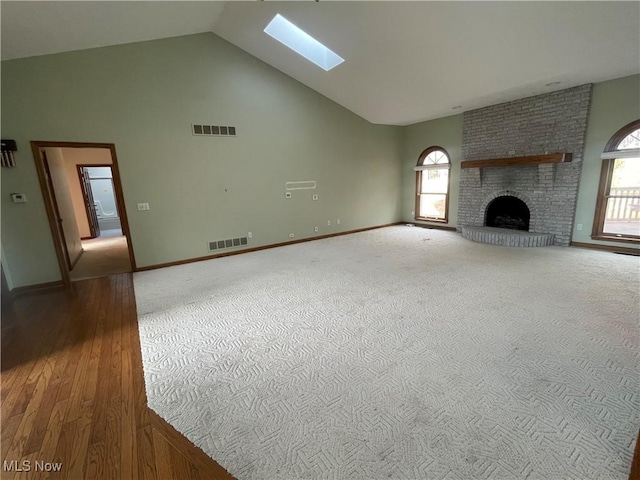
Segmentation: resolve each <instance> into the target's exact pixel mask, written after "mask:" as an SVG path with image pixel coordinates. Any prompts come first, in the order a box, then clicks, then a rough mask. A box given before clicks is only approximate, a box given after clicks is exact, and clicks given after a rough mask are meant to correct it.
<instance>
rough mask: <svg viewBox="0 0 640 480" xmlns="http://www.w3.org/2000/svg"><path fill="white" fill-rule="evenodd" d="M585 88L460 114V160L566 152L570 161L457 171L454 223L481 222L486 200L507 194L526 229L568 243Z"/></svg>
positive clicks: (586, 96)
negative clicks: (522, 209)
mask: <svg viewBox="0 0 640 480" xmlns="http://www.w3.org/2000/svg"><path fill="white" fill-rule="evenodd" d="M591 90H592V85H591V84H587V85H581V86H579V87H574V88H569V89H566V90H560V91H558V92H553V93H549V94H545V95H538V96H535V97H529V98H524V99H521V100H516V101H513V102H508V103H503V104H500V105H494V106H491V107H486V108H480V109H478V110H472V111H469V112H465V113H464V116H463V127H462V160H485V159H486V160H489V159H492V158H503V157H520V156H527V155H541V154H545V153H557V152H567V153H571V154H573V161H572V162H570V163H561V164H544V165H540V166H524V167H493V168H467V169H462V171H461V173H460V199H459V206H458V226H459V227H461V226H463V225H470V226H471V225H472V226H482V225H484V221H485V214H486V208H487V205H488V204H489V202H490V201H491V200H493V199H494V198H496V197H498V196H500V195H513V196H515V197H518V198H520V199H521V200H523V201H525V203H527V206H528V207H529V210H530V212H531V220H530V226H529V231H531V232H536V233H551V234H553V235H554V236H555V239H554V243H555V244H556V245H563V246H566V245H569V243H570V242H571V232H572V229H573V219H574V215H575V208H576V200H577V196H578V183H579V181H580V170H581V167H582V156H583V151H584V140H585V134H586V130H587V117H588V113H589V106H590V102H591Z"/></svg>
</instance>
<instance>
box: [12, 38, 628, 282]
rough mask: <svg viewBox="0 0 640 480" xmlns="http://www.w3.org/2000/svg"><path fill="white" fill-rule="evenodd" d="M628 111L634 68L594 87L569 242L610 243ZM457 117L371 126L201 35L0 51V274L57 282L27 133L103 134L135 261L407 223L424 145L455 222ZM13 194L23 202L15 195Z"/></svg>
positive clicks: (36, 136) (89, 137) (70, 137)
mask: <svg viewBox="0 0 640 480" xmlns="http://www.w3.org/2000/svg"><path fill="white" fill-rule="evenodd" d="M319 74H320V75H323V74H325V73H322V72H320V73H319ZM639 117H640V76H639V75H635V76H631V77H625V78H621V79H617V80H612V81H609V82H603V83H599V84H596V85H595V86H594V90H593V100H592V106H591V111H590V117H589V124H588V130H587V139H586V149H585V158H584V164H583V170H582V178H581V182H580V191H579V197H578V208H577V213H576V222H575V223H576V226H577V224H582V230H577V229H575V230H574V238H573V240H574V241H576V242H586V243H601V244H607V243H610V242H593V241H592V240H591V239H590V232H591V227H592V222H593V213H594V208H595V198H596V190H597V187H598V181H599V176H600V164H601V161H600V158H599V157H600V153H601V152H602V149H603V148H604V145H605V144H606V142H607V141H608V140H609V138H610V137H611V135H613V134H614V133H615V132H616V131H617V130H618V129H619V128H620V127H622V126H623V125H626V124H627V123H629V122H631V121H633V120H636V119H637V118H639ZM462 118H463V116H462V115H454V116H450V117H445V118H440V119H437V120H432V121H427V122H422V123H419V124H415V125H411V126H407V127H391V126H382V125H373V124H370V123H369V122H367V121H365V120H363V119H362V118H360V117H358V116H357V115H355V114H353V113H351V112H349V111H348V110H346V109H344V108H342V107H341V106H339V105H337V104H335V103H334V102H332V101H330V100H328V99H327V98H326V97H323V96H322V95H320V94H318V93H317V92H314V91H313V90H311V89H309V88H307V87H305V86H304V85H302V84H300V83H299V82H297V81H295V80H293V79H291V78H290V77H288V76H286V75H284V74H282V73H281V72H279V71H277V70H275V69H273V68H271V67H270V66H268V65H266V64H264V63H263V62H261V61H260V60H258V59H256V58H254V57H252V56H251V55H249V54H247V53H245V52H243V51H242V50H239V49H238V48H236V47H234V46H232V45H231V44H229V43H227V42H226V41H224V40H222V39H221V38H219V37H217V36H215V35H214V34H210V33H206V34H199V35H191V36H186V37H177V38H172V39H165V40H157V41H151V42H142V43H134V44H127V45H120V46H115V47H108V48H99V49H92V50H84V51H78V52H70V53H64V54H57V55H47V56H42V57H34V58H26V59H20V60H11V61H5V62H2V137H3V138H13V139H15V140H17V142H18V148H19V152H18V154H17V161H18V166H17V167H16V168H13V169H7V168H3V169H2V170H1V176H2V178H1V180H2V192H3V194H2V201H1V207H2V217H1V220H2V221H1V228H2V245H1V247H2V248H1V251H2V262H3V266H4V268H5V270H6V274H7V278H8V280H9V282H10V284H11V286H12V287H19V286H24V285H31V284H37V283H44V282H50V281H55V280H58V279H60V273H59V270H58V263H57V260H56V256H55V251H54V248H53V242H52V239H51V234H50V231H49V226H48V221H47V218H46V214H45V209H44V203H43V200H42V194H41V192H40V187H39V184H38V180H37V176H36V171H35V165H34V161H33V158H32V155H31V152H30V145H29V141H31V140H43V141H70V142H105V143H114V144H115V146H116V151H117V154H118V161H119V166H120V172H121V175H122V183H123V189H124V195H125V203H126V208H127V214H128V216H129V224H130V227H131V233H132V239H133V247H134V251H135V256H136V261H137V264H138V266H140V267H144V266H150V265H156V264H160V263H166V262H172V261H178V260H184V259H188V258H194V257H201V256H206V255H208V254H209V252H208V251H207V242H208V241H210V240H220V239H225V238H232V237H238V236H243V235H246V234H247V232H252V233H253V239H252V240H250V245H249V246H250V247H255V246H262V245H269V244H274V243H279V242H286V241H288V240H290V238H289V233H294V234H295V238H294V239H299V238H309V237H313V236H315V235H323V234H327V233H335V232H340V231H348V230H353V229H357V228H363V227H369V226H375V225H381V224H386V223H391V222H396V221H400V220H402V221H405V222H410V221H413V216H412V212H413V211H414V201H415V172H414V171H413V167H414V166H415V164H416V162H417V159H418V156H419V155H420V153H421V152H422V151H423V150H424V149H425V148H427V147H429V146H433V145H439V146H441V147H443V148H445V149H446V150H447V152H449V155H450V157H451V160H452V169H451V192H450V199H449V222H448V224H447V225H448V226H451V227H455V226H456V224H457V210H458V182H459V175H460V160H461V151H462ZM192 123H204V124H211V125H233V126H236V127H237V129H238V136H237V137H235V138H220V137H196V136H193V135H191V124H192ZM300 180H315V181H316V182H317V185H318V188H317V190H313V191H311V190H307V191H294V192H293V198H292V199H285V195H284V194H285V182H287V181H300ZM14 192H21V193H25V194H26V195H27V197H28V200H29V201H28V203H26V204H13V203H11V201H10V196H9V194H10V193H14ZM314 193H315V194H318V196H319V200H318V201H313V200H312V199H311V195H312V194H314ZM138 202H148V203H149V204H150V206H151V209H150V210H149V211H142V212H139V211H137V208H136V204H137V203H138ZM337 219H340V220H341V223H340V225H337V224H336V221H337ZM328 221H330V222H331V226H328V225H327V222H328ZM425 223H427V222H425ZM436 225H442V224H436ZM316 226H317V227H319V232H318V233H315V232H314V227H316Z"/></svg>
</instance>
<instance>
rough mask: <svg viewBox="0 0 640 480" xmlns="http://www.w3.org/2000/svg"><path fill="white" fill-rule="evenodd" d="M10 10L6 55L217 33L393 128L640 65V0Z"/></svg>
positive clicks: (47, 5) (5, 10)
mask: <svg viewBox="0 0 640 480" xmlns="http://www.w3.org/2000/svg"><path fill="white" fill-rule="evenodd" d="M0 8H1V14H2V15H1V28H2V30H1V33H2V59H3V60H7V59H13V58H21V57H28V56H34V55H44V54H50V53H58V52H65V51H71V50H80V49H86V48H94V47H101V46H107V45H116V44H121V43H130V42H136V41H143V40H152V39H158V38H166V37H173V36H179V35H188V34H192V33H200V32H206V31H212V32H214V33H216V34H217V35H219V36H221V37H222V38H224V39H226V40H227V41H229V42H230V43H232V44H234V45H236V46H238V47H239V48H241V49H243V50H245V51H247V52H249V53H250V54H252V55H254V56H255V57H257V58H259V59H261V60H263V61H264V62H266V63H268V64H269V65H271V66H273V67H274V68H277V69H278V70H280V71H282V72H284V73H285V74H287V75H289V76H291V77H293V78H295V79H296V80H298V81H300V82H301V83H303V84H305V85H307V86H309V87H310V88H312V89H314V90H316V91H318V92H320V93H321V94H323V95H325V96H326V97H328V98H330V99H332V100H334V101H335V102H337V103H339V104H341V105H343V106H344V107H346V108H348V109H349V110H351V111H353V112H355V113H356V114H358V115H360V116H362V117H364V118H365V119H367V120H369V121H370V122H373V123H382V124H394V125H407V124H412V123H416V122H419V121H422V120H428V119H433V118H438V117H443V116H447V115H452V114H455V113H459V112H462V111H464V110H470V109H474V108H479V107H483V106H487V105H492V104H496V103H500V102H503V101H508V100H513V99H516V98H522V97H526V96H530V95H536V94H539V93H544V92H548V91H552V90H557V89H563V88H568V87H572V86H575V85H580V84H584V83H589V82H598V81H603V80H608V79H612V78H617V77H622V76H626V75H631V74H635V73H639V72H640V2H581V1H571V2H527V1H514V2H475V1H473V2H455V1H454V2H397V1H396V2H393V1H391V2H372V1H338V2H336V1H333V2H328V1H320V2H313V1H304V2H271V1H262V2H241V1H231V2H211V1H198V2H182V1H176V2H56V1H46V2H32V1H25V2H6V1H4V2H2V3H1V5H0ZM276 13H280V14H282V15H283V16H285V17H286V18H287V19H289V20H290V21H292V22H293V23H294V24H296V25H297V26H299V27H301V28H302V29H304V30H305V31H307V32H308V33H309V34H311V35H313V36H314V37H316V38H317V39H318V40H320V41H321V42H323V43H324V44H325V45H327V46H328V47H330V48H331V49H332V50H334V51H335V52H336V53H338V54H339V55H340V56H342V57H343V58H344V59H345V62H344V63H343V64H341V65H339V66H338V67H336V68H335V69H333V70H331V71H329V72H325V71H323V70H322V69H320V68H318V67H316V66H315V65H313V64H311V63H310V62H308V61H307V60H305V59H304V58H302V57H300V56H299V55H297V54H296V53H294V52H292V51H290V50H288V49H287V48H286V47H284V46H283V45H281V44H280V43H278V42H277V41H276V40H274V39H272V38H271V37H269V36H267V35H266V34H265V33H264V32H263V29H264V28H265V26H266V25H267V24H268V23H269V21H270V20H271V19H272V18H273V16H274V15H275V14H276ZM557 82H559V83H557ZM549 84H551V85H549ZM454 107H459V108H457V109H454Z"/></svg>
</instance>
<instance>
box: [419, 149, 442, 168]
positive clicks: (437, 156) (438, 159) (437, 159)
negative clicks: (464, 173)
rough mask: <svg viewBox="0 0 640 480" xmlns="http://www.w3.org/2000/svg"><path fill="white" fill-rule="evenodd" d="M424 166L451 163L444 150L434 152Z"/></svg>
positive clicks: (426, 159) (427, 158)
mask: <svg viewBox="0 0 640 480" xmlns="http://www.w3.org/2000/svg"><path fill="white" fill-rule="evenodd" d="M422 163H423V164H424V165H433V164H438V163H449V159H448V158H447V156H446V155H445V154H444V152H443V151H442V150H434V151H433V152H431V153H430V154H429V155H427V157H426V158H425V159H424V162H422Z"/></svg>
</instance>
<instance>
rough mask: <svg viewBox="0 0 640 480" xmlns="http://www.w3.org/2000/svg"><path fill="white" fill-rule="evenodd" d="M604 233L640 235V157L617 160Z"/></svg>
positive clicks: (612, 175) (608, 200)
mask: <svg viewBox="0 0 640 480" xmlns="http://www.w3.org/2000/svg"><path fill="white" fill-rule="evenodd" d="M602 230H603V232H604V233H608V234H613V235H637V236H640V159H639V158H619V159H617V160H615V162H614V165H613V172H612V174H611V188H610V190H609V198H608V199H607V206H606V211H605V219H604V228H603V229H602Z"/></svg>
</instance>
